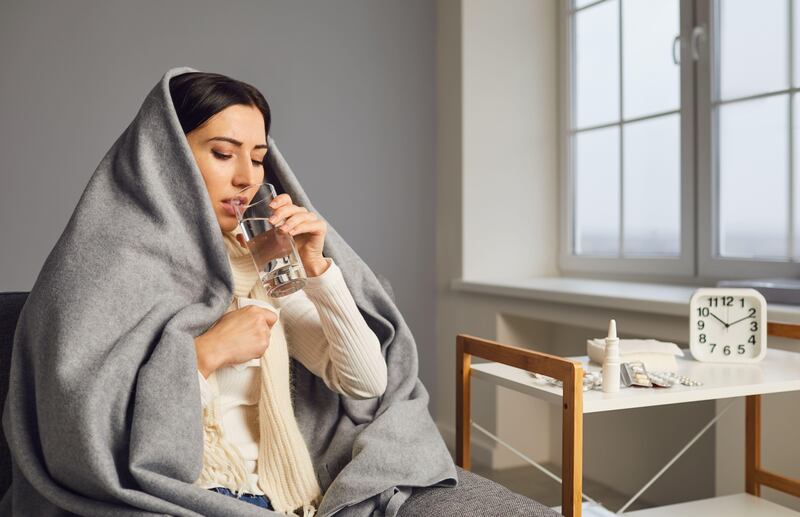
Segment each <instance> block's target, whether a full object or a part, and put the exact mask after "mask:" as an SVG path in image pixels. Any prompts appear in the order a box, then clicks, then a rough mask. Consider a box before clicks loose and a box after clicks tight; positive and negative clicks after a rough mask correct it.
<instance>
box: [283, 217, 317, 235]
mask: <svg viewBox="0 0 800 517" xmlns="http://www.w3.org/2000/svg"><path fill="white" fill-rule="evenodd" d="M316 219H317V214H315V213H314V212H299V213H296V214H294V215H292V216H291V217H289V219H287V220H286V222H285V223H283V226H281V230H282V231H284V232H286V233H289V232H291V231H292V230H293V229H294V228H295V227H297V225H299V224H302V223H304V222H306V221H315V220H316Z"/></svg>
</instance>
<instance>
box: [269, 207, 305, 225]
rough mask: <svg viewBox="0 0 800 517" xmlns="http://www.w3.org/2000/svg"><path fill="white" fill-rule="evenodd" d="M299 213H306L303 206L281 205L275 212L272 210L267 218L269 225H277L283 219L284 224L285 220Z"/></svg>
mask: <svg viewBox="0 0 800 517" xmlns="http://www.w3.org/2000/svg"><path fill="white" fill-rule="evenodd" d="M301 212H308V210H307V209H306V207H304V206H297V205H283V206H281V207H280V208H278V209H277V210H273V212H272V215H271V216H270V217H269V222H270V224H273V225H274V224H277V223H279V222H280V221H281V219H283V221H284V224H285V223H286V221H287V219H288V218H289V217H290V216H291V215H293V214H297V213H301Z"/></svg>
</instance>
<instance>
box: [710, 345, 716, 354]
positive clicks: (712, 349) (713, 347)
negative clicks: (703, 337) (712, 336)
mask: <svg viewBox="0 0 800 517" xmlns="http://www.w3.org/2000/svg"><path fill="white" fill-rule="evenodd" d="M715 348H717V344H716V343H711V353H712V354H713V353H714V349H715Z"/></svg>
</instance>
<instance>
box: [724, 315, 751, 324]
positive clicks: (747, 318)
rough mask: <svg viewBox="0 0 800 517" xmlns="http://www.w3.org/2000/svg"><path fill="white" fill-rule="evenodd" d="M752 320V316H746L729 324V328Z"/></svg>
mask: <svg viewBox="0 0 800 517" xmlns="http://www.w3.org/2000/svg"><path fill="white" fill-rule="evenodd" d="M750 318H752V316H745V317H744V318H739V319H738V320H736V321H734V322H731V323H728V326H729V327H730V326H732V325H736V324H737V323H739V322H740V321H744V320H749V319H750Z"/></svg>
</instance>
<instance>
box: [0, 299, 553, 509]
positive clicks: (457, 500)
mask: <svg viewBox="0 0 800 517" xmlns="http://www.w3.org/2000/svg"><path fill="white" fill-rule="evenodd" d="M27 298H28V293H27V292H6V293H0V401H3V404H4V405H5V400H6V395H7V394H8V376H9V369H10V364H11V348H12V345H13V343H14V330H15V329H16V326H17V320H18V319H19V314H20V311H21V310H22V306H23V305H24V304H25V300H26V299H27ZM0 437H2V439H0V494H4V493H5V492H6V491H7V490H8V487H9V486H10V485H11V453H10V451H9V449H8V444H7V443H6V440H5V436H4V435H3V430H2V428H0ZM456 470H457V473H458V479H459V486H458V487H456V488H446V487H425V488H416V489H414V490H413V493H412V494H411V496H410V497H409V498H408V499H406V501H405V502H404V503H403V505H402V506H401V507H400V510H399V512H398V514H397V517H419V516H433V515H435V516H438V517H463V516H464V515H480V516H485V517H490V516H497V517H501V516H502V517H506V516H508V517H512V516H519V517H522V516H535V517H551V516H557V515H559V514H558V513H557V512H555V511H553V510H551V509H550V508H548V507H547V506H544V505H542V504H540V503H538V502H536V501H534V500H532V499H529V498H527V497H525V496H523V495H520V494H517V493H515V492H512V491H511V490H509V489H507V488H505V487H504V486H502V485H500V484H498V483H495V482H494V481H491V480H489V479H486V478H484V477H481V476H479V475H477V474H474V473H472V472H470V471H468V470H464V469H462V468H461V467H456Z"/></svg>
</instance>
